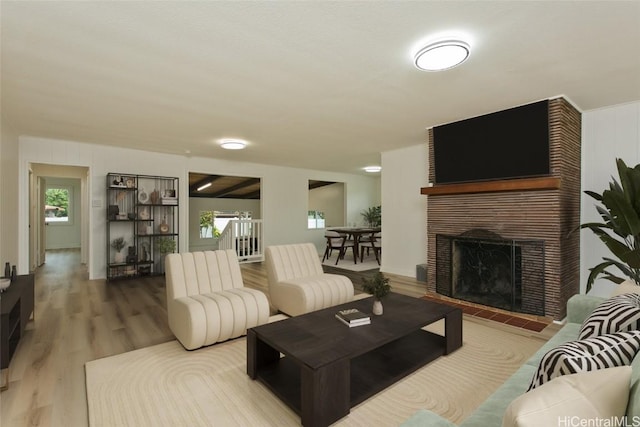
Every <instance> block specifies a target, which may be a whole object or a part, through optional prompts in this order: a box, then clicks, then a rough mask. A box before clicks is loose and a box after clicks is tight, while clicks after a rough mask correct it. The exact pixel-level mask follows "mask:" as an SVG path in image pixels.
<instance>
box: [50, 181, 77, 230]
mask: <svg viewBox="0 0 640 427" xmlns="http://www.w3.org/2000/svg"><path fill="white" fill-rule="evenodd" d="M44 199H45V201H44V221H45V222H46V223H64V224H69V223H70V222H71V219H70V217H69V212H70V209H69V207H70V206H71V191H69V188H64V187H61V188H47V190H46V191H45V195H44Z"/></svg>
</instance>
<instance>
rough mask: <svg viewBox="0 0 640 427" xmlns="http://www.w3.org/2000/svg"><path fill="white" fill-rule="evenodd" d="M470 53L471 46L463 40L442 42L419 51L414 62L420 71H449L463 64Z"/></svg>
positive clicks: (431, 44)
mask: <svg viewBox="0 0 640 427" xmlns="http://www.w3.org/2000/svg"><path fill="white" fill-rule="evenodd" d="M470 51H471V48H470V47H469V45H468V44H467V43H465V42H463V41H462V40H440V41H437V42H433V43H430V44H428V45H426V46H424V47H422V48H421V49H419V50H418V51H417V52H416V53H415V54H414V56H413V61H414V64H415V66H416V67H417V68H418V69H419V70H424V71H442V70H448V69H449V68H453V67H455V66H456V65H460V64H461V63H463V62H464V61H465V60H466V59H467V58H468V57H469V52H470Z"/></svg>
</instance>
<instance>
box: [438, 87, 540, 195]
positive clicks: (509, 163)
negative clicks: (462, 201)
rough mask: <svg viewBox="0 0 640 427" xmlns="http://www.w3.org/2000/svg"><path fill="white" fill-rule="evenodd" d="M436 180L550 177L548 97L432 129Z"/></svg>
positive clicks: (446, 182)
mask: <svg viewBox="0 0 640 427" xmlns="http://www.w3.org/2000/svg"><path fill="white" fill-rule="evenodd" d="M433 151H434V153H433V154H434V167H435V181H436V182H435V183H436V184H448V183H459V182H472V181H488V180H499V179H512V178H524V177H535V176H544V175H549V173H550V170H549V101H547V100H545V101H540V102H535V103H533V104H527V105H523V106H520V107H515V108H511V109H508V110H503V111H498V112H496V113H491V114H487V115H484V116H480V117H474V118H471V119H467V120H462V121H459V122H454V123H449V124H446V125H442V126H436V127H434V128H433Z"/></svg>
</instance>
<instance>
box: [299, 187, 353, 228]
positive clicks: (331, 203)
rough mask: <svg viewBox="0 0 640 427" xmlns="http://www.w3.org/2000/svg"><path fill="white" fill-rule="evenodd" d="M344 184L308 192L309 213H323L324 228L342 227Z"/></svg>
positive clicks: (343, 223) (343, 222)
mask: <svg viewBox="0 0 640 427" xmlns="http://www.w3.org/2000/svg"><path fill="white" fill-rule="evenodd" d="M344 199H345V197H344V184H343V183H341V182H336V183H335V184H331V185H325V186H323V187H318V188H314V189H312V190H309V208H308V209H307V210H310V211H320V212H324V219H325V223H324V224H325V227H327V228H328V227H342V226H344V225H346V224H345V221H344V215H345V211H344V203H345V200H344Z"/></svg>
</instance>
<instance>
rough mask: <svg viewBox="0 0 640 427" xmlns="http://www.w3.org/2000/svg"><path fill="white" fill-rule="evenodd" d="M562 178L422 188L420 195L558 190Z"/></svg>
mask: <svg viewBox="0 0 640 427" xmlns="http://www.w3.org/2000/svg"><path fill="white" fill-rule="evenodd" d="M559 188H560V178H557V177H543V178H520V179H501V180H498V181H482V182H465V183H461V184H443V185H435V186H433V187H422V188H421V189H420V194H424V195H428V196H439V195H440V196H441V195H446V194H472V193H498V192H504V191H534V190H557V189H559Z"/></svg>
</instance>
